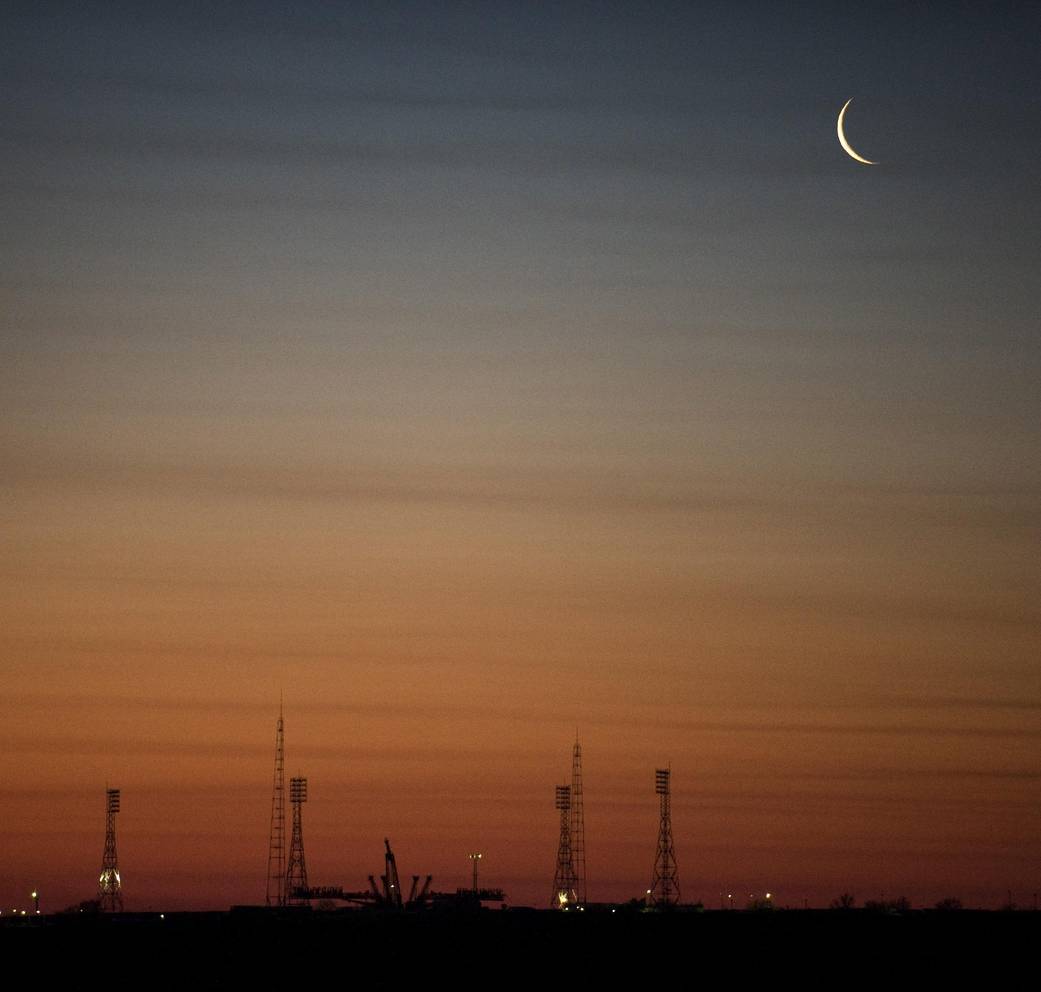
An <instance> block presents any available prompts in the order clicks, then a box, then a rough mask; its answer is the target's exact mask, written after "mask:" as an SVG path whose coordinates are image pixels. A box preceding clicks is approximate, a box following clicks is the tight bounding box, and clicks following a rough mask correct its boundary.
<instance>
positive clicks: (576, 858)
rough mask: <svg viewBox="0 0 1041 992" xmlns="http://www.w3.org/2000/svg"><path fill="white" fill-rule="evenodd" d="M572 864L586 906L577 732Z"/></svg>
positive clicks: (573, 759)
mask: <svg viewBox="0 0 1041 992" xmlns="http://www.w3.org/2000/svg"><path fill="white" fill-rule="evenodd" d="M571 864H572V866H573V867H574V869H575V898H576V900H577V901H578V905H579V906H584V905H585V904H586V820H585V811H584V810H583V808H582V745H581V744H579V743H578V732H577V731H576V732H575V748H574V751H573V752H572V755H571Z"/></svg>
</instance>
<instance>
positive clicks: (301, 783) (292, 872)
mask: <svg viewBox="0 0 1041 992" xmlns="http://www.w3.org/2000/svg"><path fill="white" fill-rule="evenodd" d="M289 801H290V803H292V805H293V836H292V840H291V841H290V842H289V869H288V870H287V871H286V901H287V902H291V903H302V902H305V901H306V899H305V897H304V896H302V895H300V893H301V892H302V891H303V890H305V889H306V888H307V862H306V861H305V860H304V834H303V828H302V825H301V822H300V807H301V805H302V804H303V803H306V802H307V779H306V778H291V779H290V780H289Z"/></svg>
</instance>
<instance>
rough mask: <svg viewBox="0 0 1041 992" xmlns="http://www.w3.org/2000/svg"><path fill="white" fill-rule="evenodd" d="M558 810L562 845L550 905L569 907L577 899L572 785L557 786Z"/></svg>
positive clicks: (559, 849) (559, 850) (559, 847)
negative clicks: (573, 845) (572, 841)
mask: <svg viewBox="0 0 1041 992" xmlns="http://www.w3.org/2000/svg"><path fill="white" fill-rule="evenodd" d="M556 807H557V810H558V811H559V812H560V845H559V846H558V847H557V871H556V874H555V875H554V876H553V895H552V897H551V899H550V906H551V907H552V908H554V909H567V908H568V907H569V906H572V905H573V904H574V903H575V901H576V898H577V897H576V894H575V865H574V862H573V861H572V859H571V786H570V785H558V786H557V801H556Z"/></svg>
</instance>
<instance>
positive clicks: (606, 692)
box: [0, 0, 1041, 910]
mask: <svg viewBox="0 0 1041 992" xmlns="http://www.w3.org/2000/svg"><path fill="white" fill-rule="evenodd" d="M1039 32H1041V8H1038V7H1037V6H1036V5H1032V4H989V3H972V4H955V3H942V4H939V3H938V4H928V3H919V4H906V3H895V4H872V3H862V4H856V5H845V4H826V5H820V6H815V5H812V4H798V5H796V4H762V5H761V4H752V3H743V4H742V3H725V4H711V3H704V4H696V5H694V4H689V5H688V4H664V3H655V4H631V5H630V4H577V3H576V4H571V3H566V4H556V5H544V4H537V5H536V4H532V5H526V4H511V5H497V4H491V3H488V4H477V3H475V4H458V5H457V4H451V5H442V4H435V3H422V4H395V3H378V4H371V5H369V4H346V3H342V4H340V3H327V4H318V3H296V4H292V5H283V4H274V3H254V4H211V3H205V4H192V3H178V4H170V5H159V4H154V3H134V4H122V3H105V4H98V5H94V4H80V5H75V6H74V7H73V6H71V5H67V4H55V5H51V4H47V3H38V2H33V3H21V2H17V0H15V2H10V3H6V4H4V6H3V11H2V13H0V92H2V94H3V96H2V99H0V147H2V152H0V217H2V223H0V263H2V264H0V494H2V496H0V685H2V687H3V699H4V703H5V715H4V720H3V726H2V729H0V820H2V822H3V824H4V847H5V851H6V853H5V857H4V859H3V868H2V871H0V903H2V905H3V906H4V907H6V906H7V905H8V904H9V905H11V906H12V907H13V906H16V905H27V904H28V899H27V894H28V892H29V890H30V889H33V888H38V889H39V890H40V891H41V892H42V893H43V901H42V905H43V907H44V908H45V909H51V910H54V909H60V908H62V907H64V906H66V905H70V904H72V903H75V902H78V901H79V900H81V899H86V898H90V897H92V896H93V895H94V894H95V892H96V885H97V881H96V880H97V876H98V872H99V870H100V863H101V855H102V848H103V842H104V801H105V796H104V790H105V788H106V786H113V787H119V788H121V789H122V791H123V803H122V812H121V813H120V814H119V819H118V844H119V855H120V867H121V871H122V876H123V879H124V897H125V901H126V905H127V907H128V908H131V909H145V908H148V907H154V908H170V909H175V908H223V907H226V906H228V905H229V904H232V903H250V902H254V903H255V902H259V901H262V900H263V898H264V891H265V874H266V868H267V849H268V826H269V816H270V804H271V778H272V764H273V757H274V733H275V721H276V719H277V715H278V706H279V698H280V694H281V695H282V697H283V698H284V706H285V722H286V771H287V775H288V774H294V775H295V774H303V775H306V776H307V777H308V778H309V793H310V798H309V802H308V804H307V806H306V808H305V810H304V814H305V815H304V839H305V850H306V854H307V862H308V869H309V875H310V879H311V881H312V883H314V884H322V885H343V886H344V887H346V888H349V889H350V888H359V889H360V888H363V887H364V885H365V878H366V876H367V875H368V874H369V873H370V872H376V873H378V869H380V868H381V865H382V860H381V859H382V842H383V838H384V837H385V836H386V837H389V838H390V839H391V842H392V844H393V846H394V848H395V851H396V853H397V857H398V863H399V867H400V869H401V871H402V873H403V875H407V874H424V875H425V874H426V873H428V872H429V873H432V874H433V875H434V888H435V889H442V890H444V889H454V888H455V887H456V886H458V885H465V884H467V883H468V879H469V872H470V862H469V861H468V859H467V854H468V852H470V851H474V850H481V851H482V852H483V853H484V859H483V861H482V865H481V873H482V875H481V877H482V881H483V882H486V883H487V884H489V885H499V886H502V887H503V888H504V889H505V890H506V891H507V894H508V896H509V897H510V901H511V902H513V903H518V904H530V905H543V904H546V903H548V901H549V897H550V889H551V886H552V881H553V872H554V867H555V862H556V847H557V829H558V821H557V814H556V813H555V811H554V809H553V800H554V787H555V785H557V784H558V783H562V782H565V781H566V780H567V777H568V775H569V773H570V760H571V746H572V743H573V741H574V740H575V736H576V733H577V734H578V735H579V737H580V739H581V742H582V745H583V752H584V759H585V766H584V771H585V776H584V777H585V804H586V809H585V818H586V834H587V836H586V847H587V863H588V888H589V897H590V898H591V899H593V900H621V899H628V898H631V897H633V896H636V895H640V894H641V893H643V891H644V890H645V889H646V887H647V886H648V885H649V884H650V879H651V872H652V868H653V862H654V854H655V843H656V837H657V830H658V811H657V804H656V797H655V795H654V769H655V768H656V767H662V766H665V765H670V766H671V768H672V779H673V793H674V798H673V830H674V836H675V846H676V857H677V864H678V870H679V881H680V886H681V889H682V893H683V897H684V899H685V900H690V901H695V900H699V899H700V900H702V901H704V902H705V903H706V905H716V904H718V900H719V893H720V892H723V891H732V892H735V893H739V894H740V898H741V899H742V900H743V899H744V898H745V895H746V894H748V893H762V892H765V891H767V890H770V891H772V892H773V893H775V894H776V896H775V898H776V899H777V900H778V902H779V903H780V904H782V905H793V906H795V905H804V904H806V903H808V904H810V905H827V903H828V902H829V901H830V900H831V899H833V898H835V897H836V896H837V895H838V894H839V893H841V892H844V891H848V892H851V893H853V894H855V895H856V896H857V898H858V899H860V900H863V899H872V898H880V897H881V896H883V895H886V896H896V895H905V896H907V897H908V898H909V899H911V901H912V902H913V903H915V904H919V905H929V904H931V903H933V902H935V901H937V900H938V899H941V898H944V897H948V896H956V897H959V898H961V899H962V900H963V901H964V902H966V903H967V904H971V905H984V906H997V905H999V904H1001V903H1003V902H1005V901H1007V899H1008V897H1009V895H1008V894H1009V892H1010V891H1011V893H1012V898H1013V899H1014V900H1015V901H1018V902H1020V903H1026V902H1028V901H1029V900H1030V899H1031V898H1032V893H1034V892H1036V891H1037V890H1038V889H1039V887H1041V876H1039V875H1038V867H1037V866H1038V864H1041V837H1039V835H1038V833H1037V822H1038V813H1039V812H1041V761H1039V754H1041V750H1039V743H1041V666H1039V664H1038V660H1039V657H1041V652H1039V648H1041V608H1039V605H1038V604H1039V602H1041V596H1039V593H1041V563H1039V558H1038V554H1037V548H1038V546H1039V544H1038V539H1039V537H1041V460H1039V459H1038V458H1037V452H1038V447H1039V442H1041V427H1039V425H1041V392H1039V390H1038V385H1037V384H1038V382H1039V379H1041V341H1039V335H1038V313H1039V311H1041V291H1039V282H1038V277H1037V272H1038V263H1039V258H1038V255H1039V252H1038V231H1039V230H1041V200H1039V198H1038V196H1037V188H1038V162H1039V161H1041V93H1039V90H1038V87H1037V52H1036V39H1037V38H1038V36H1039ZM850 98H852V99H853V103H852V104H851V105H850V108H849V110H848V112H847V115H846V119H845V124H846V135H847V137H848V139H849V141H850V143H851V144H852V146H853V147H854V148H855V149H856V150H857V151H858V153H860V154H861V155H863V156H865V157H867V158H869V159H872V160H875V161H877V162H878V163H879V164H878V165H875V166H864V165H861V164H859V163H857V162H855V161H853V160H852V159H851V158H850V157H849V156H847V155H846V154H845V153H844V152H843V150H842V148H841V147H840V145H839V143H838V140H837V135H836V118H837V115H838V111H839V110H840V108H841V107H842V105H843V104H844V103H845V102H846V101H847V100H848V99H850Z"/></svg>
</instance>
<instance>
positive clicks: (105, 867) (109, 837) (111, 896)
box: [98, 789, 123, 913]
mask: <svg viewBox="0 0 1041 992" xmlns="http://www.w3.org/2000/svg"><path fill="white" fill-rule="evenodd" d="M118 812H119V789H106V790H105V814H106V816H105V853H104V855H102V858H101V876H100V877H99V879H98V901H99V902H100V903H101V909H102V910H103V911H105V912H108V913H121V912H123V882H122V880H121V879H120V877H119V862H118V860H117V859H116V814H117V813H118Z"/></svg>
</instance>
